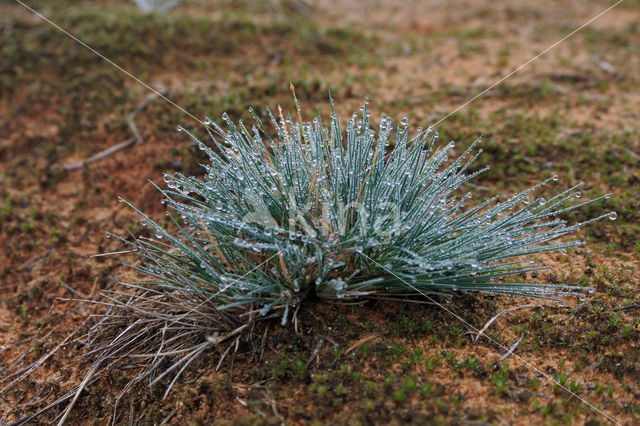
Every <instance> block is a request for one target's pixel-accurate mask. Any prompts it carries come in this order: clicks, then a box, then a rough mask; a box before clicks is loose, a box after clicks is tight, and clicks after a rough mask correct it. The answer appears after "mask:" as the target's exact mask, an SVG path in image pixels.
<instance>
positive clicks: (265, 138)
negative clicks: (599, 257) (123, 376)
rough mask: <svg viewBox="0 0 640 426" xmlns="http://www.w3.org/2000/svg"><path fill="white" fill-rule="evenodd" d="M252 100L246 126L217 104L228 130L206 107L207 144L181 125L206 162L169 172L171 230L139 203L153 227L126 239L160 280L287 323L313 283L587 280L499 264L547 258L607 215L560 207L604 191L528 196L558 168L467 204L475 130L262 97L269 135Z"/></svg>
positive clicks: (401, 289) (565, 289) (393, 285)
mask: <svg viewBox="0 0 640 426" xmlns="http://www.w3.org/2000/svg"><path fill="white" fill-rule="evenodd" d="M332 110H333V108H332ZM252 114H253V116H254V118H255V121H256V123H255V126H252V127H251V129H249V128H247V127H246V126H245V125H244V124H243V123H242V122H239V123H238V124H235V123H234V122H233V121H231V120H230V119H229V117H228V116H227V115H226V114H225V115H223V119H224V121H225V123H226V125H227V130H223V129H222V128H221V127H219V126H217V125H216V124H215V123H213V122H211V121H210V120H207V122H206V124H207V125H208V126H211V128H212V129H213V130H214V131H215V132H211V131H209V135H210V137H211V147H210V146H208V145H206V144H205V143H203V142H201V141H199V140H198V139H196V137H194V136H193V135H192V134H189V135H190V136H191V138H192V139H193V140H194V141H195V142H196V143H197V144H198V145H199V146H200V149H202V150H203V151H204V152H205V153H206V154H207V155H208V156H209V158H210V164H208V165H205V166H204V167H205V168H206V172H207V173H206V176H205V177H204V178H203V179H200V178H195V177H188V176H183V175H182V174H166V175H165V181H166V183H167V186H168V188H169V189H167V190H161V192H162V194H163V195H164V197H165V200H163V202H164V203H166V205H167V207H168V209H167V215H169V217H170V219H171V220H172V221H173V223H174V224H175V225H176V227H177V229H178V230H177V232H174V233H170V232H168V231H166V230H165V229H164V228H163V227H161V226H160V225H158V224H157V223H156V222H154V221H152V220H151V219H150V218H149V217H147V216H146V215H144V213H142V212H139V213H140V214H141V215H142V216H143V217H144V221H146V222H147V223H148V225H149V226H151V227H152V228H153V230H154V232H155V234H156V237H157V239H155V240H154V239H137V240H135V241H134V242H132V243H130V244H132V245H133V246H134V248H135V250H137V253H138V255H139V256H140V257H141V258H142V259H143V260H144V262H143V263H142V264H141V265H139V266H137V267H136V268H137V269H139V270H140V271H142V272H143V273H145V274H147V275H149V276H152V277H154V281H153V282H151V283H147V284H154V285H155V287H154V288H155V291H158V292H165V293H171V294H175V292H180V293H184V294H189V295H192V297H194V298H196V299H198V300H201V301H202V303H207V304H211V305H212V306H215V307H216V309H219V310H222V311H223V312H224V311H225V310H228V311H229V313H231V312H237V311H238V310H240V311H242V312H251V313H252V314H255V313H259V314H260V315H267V314H269V313H274V312H276V313H279V314H278V315H280V316H281V318H282V323H283V324H285V323H286V322H287V321H288V319H289V318H290V316H291V312H292V310H291V308H295V307H297V306H299V304H300V303H301V302H302V301H303V300H305V299H306V298H308V297H310V296H312V295H315V296H317V297H319V298H328V299H334V298H335V299H343V298H351V297H362V296H371V295H377V294H403V295H405V294H416V295H417V294H423V295H424V294H428V295H438V296H443V297H450V295H451V291H452V290H458V291H474V292H478V291H480V292H491V293H504V294H511V295H522V296H538V297H551V298H557V297H561V296H570V295H577V294H579V293H580V292H583V291H585V289H584V288H578V287H572V286H566V285H555V284H551V285H550V284H538V283H523V282H513V281H509V280H508V279H505V277H508V276H510V275H513V274H516V273H524V272H530V271H537V270H541V269H546V267H545V266H544V265H541V264H538V263H536V262H535V261H534V260H533V259H532V257H531V256H532V255H535V254H537V253H542V252H548V251H566V249H569V248H571V247H575V246H579V245H582V244H583V242H581V241H575V240H574V241H562V242H556V240H557V239H558V238H559V237H562V236H565V235H567V234H571V233H573V232H575V231H577V230H578V229H579V228H580V227H581V226H582V225H585V224H587V223H589V222H593V221H596V220H599V219H602V218H603V217H606V216H607V215H603V216H600V217H597V218H595V219H592V220H589V221H587V222H584V223H580V224H576V225H572V226H568V225H567V224H566V222H565V220H563V219H560V218H559V215H561V214H562V213H565V212H568V211H570V210H573V209H576V208H579V207H581V206H584V205H585V204H589V203H592V202H594V201H597V200H599V199H601V198H603V197H604V198H606V197H608V195H605V196H602V197H599V198H596V199H594V200H590V201H586V202H582V203H580V204H577V205H571V204H570V203H569V202H570V201H572V200H574V199H577V198H579V197H580V192H578V191H577V189H578V187H579V186H580V185H576V186H574V187H573V188H570V189H568V190H566V191H564V192H562V193H560V194H558V195H556V196H555V197H553V198H551V199H549V200H545V199H543V198H537V199H532V195H533V193H534V191H535V190H536V189H538V188H540V187H541V186H542V185H545V184H547V183H549V182H551V181H556V180H557V179H558V177H557V176H553V177H551V178H549V179H547V180H545V181H544V182H541V183H539V184H538V185H536V186H534V187H532V188H529V189H527V190H525V191H523V192H521V193H519V194H516V195H514V196H512V197H511V198H509V199H508V200H505V201H502V202H500V201H498V199H497V197H494V198H491V199H489V200H486V201H483V202H481V203H479V204H476V205H474V206H470V207H467V204H469V203H470V199H471V198H472V195H471V193H466V194H464V193H462V194H461V192H464V191H463V189H464V186H465V183H466V182H468V181H470V180H471V179H473V178H474V177H475V176H476V175H478V174H480V173H482V172H483V171H485V170H486V169H484V170H480V171H477V172H474V173H469V172H468V170H469V167H470V165H471V164H472V163H473V162H474V161H475V160H476V158H477V157H478V156H479V155H480V153H481V150H478V152H476V153H474V147H475V145H476V143H473V144H472V145H471V147H469V149H467V150H466V151H465V152H464V153H463V154H462V155H460V156H459V157H458V158H457V159H455V160H453V161H449V158H448V152H449V151H450V149H451V148H453V143H450V144H449V145H446V146H444V147H438V146H437V144H436V141H437V139H438V136H437V133H436V132H433V131H432V129H431V128H429V129H427V130H422V129H418V131H417V134H416V135H414V136H413V137H411V138H410V136H409V131H408V122H407V120H406V119H403V120H402V121H401V123H400V124H399V125H398V126H397V128H395V131H394V127H393V125H392V122H391V119H390V118H389V117H388V116H386V115H383V116H382V118H381V120H380V125H379V128H378V130H377V131H376V130H374V129H373V128H372V127H371V122H370V113H369V111H368V110H367V106H366V104H365V105H364V106H363V108H361V113H360V114H354V115H353V116H352V117H351V118H350V119H349V120H348V121H347V123H346V128H345V129H343V128H342V127H341V126H342V123H341V122H340V120H339V118H338V116H337V115H336V114H335V113H332V114H331V117H330V120H329V122H328V126H327V127H325V125H324V124H323V122H322V121H321V118H320V117H317V118H314V119H313V121H312V122H309V123H303V122H302V119H301V118H300V111H299V109H298V115H297V117H298V119H297V120H294V119H291V118H290V117H289V118H285V117H284V116H283V115H282V112H280V114H279V117H278V118H276V117H275V116H274V115H273V114H272V113H271V111H269V110H267V114H268V117H269V121H270V126H272V127H273V128H274V129H275V131H274V132H273V135H271V134H270V132H269V131H267V129H266V126H265V124H264V123H263V122H262V121H261V119H260V118H259V117H258V116H257V115H256V114H255V113H254V112H253V111H252ZM207 130H210V129H207ZM214 133H215V134H216V135H219V136H215V135H214ZM476 142H477V141H476ZM608 215H609V217H610V218H612V219H613V218H614V215H615V213H609V214H608Z"/></svg>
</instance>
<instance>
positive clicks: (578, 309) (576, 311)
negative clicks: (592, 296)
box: [573, 302, 587, 317]
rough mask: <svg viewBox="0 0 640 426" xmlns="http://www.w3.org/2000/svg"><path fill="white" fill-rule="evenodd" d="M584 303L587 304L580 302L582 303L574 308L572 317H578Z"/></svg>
mask: <svg viewBox="0 0 640 426" xmlns="http://www.w3.org/2000/svg"><path fill="white" fill-rule="evenodd" d="M586 303H587V302H582V303H580V304H579V305H578V306H577V307H576V310H575V311H573V316H574V317H575V316H577V315H578V312H580V310H581V309H582V308H584V305H585V304H586Z"/></svg>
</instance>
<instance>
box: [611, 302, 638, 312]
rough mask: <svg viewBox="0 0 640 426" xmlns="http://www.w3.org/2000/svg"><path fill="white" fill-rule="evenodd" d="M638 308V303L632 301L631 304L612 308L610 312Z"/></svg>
mask: <svg viewBox="0 0 640 426" xmlns="http://www.w3.org/2000/svg"><path fill="white" fill-rule="evenodd" d="M638 308H640V303H634V304H633V305H628V306H621V307H619V308H615V309H612V310H611V311H612V312H620V311H627V310H630V309H638Z"/></svg>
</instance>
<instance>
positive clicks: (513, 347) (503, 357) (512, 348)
mask: <svg viewBox="0 0 640 426" xmlns="http://www.w3.org/2000/svg"><path fill="white" fill-rule="evenodd" d="M528 334H529V332H527V331H525V332H524V334H523V335H522V336H520V338H518V340H516V342H515V343H514V344H513V345H512V346H511V347H510V348H509V350H508V351H507V353H506V354H504V355H503V356H502V358H500V361H504V360H505V359H507V358H508V357H509V356H510V355H511V354H512V353H513V352H514V351H515V350H516V348H517V347H518V346H520V342H522V339H524V338H525V337H526V336H527V335H528Z"/></svg>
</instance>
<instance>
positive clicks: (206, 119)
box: [204, 118, 211, 126]
mask: <svg viewBox="0 0 640 426" xmlns="http://www.w3.org/2000/svg"><path fill="white" fill-rule="evenodd" d="M209 124H211V120H209V119H208V118H205V119H204V125H205V126H208V125H209Z"/></svg>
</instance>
